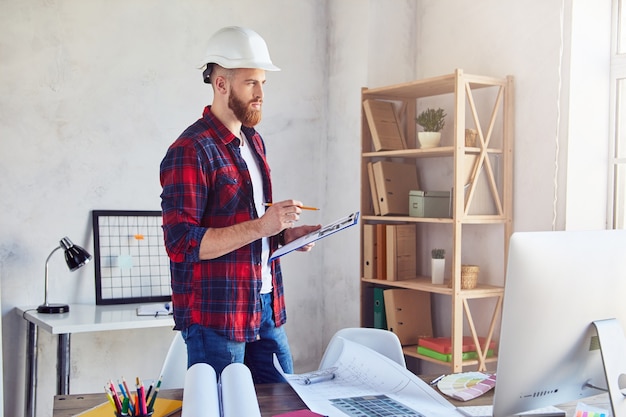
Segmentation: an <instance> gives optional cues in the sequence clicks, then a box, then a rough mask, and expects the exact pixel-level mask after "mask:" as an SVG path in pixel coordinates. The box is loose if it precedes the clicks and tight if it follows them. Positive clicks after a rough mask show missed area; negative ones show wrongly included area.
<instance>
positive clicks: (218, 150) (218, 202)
mask: <svg viewBox="0 0 626 417" xmlns="http://www.w3.org/2000/svg"><path fill="white" fill-rule="evenodd" d="M242 130H243V132H244V133H245V135H246V137H247V138H248V140H249V141H250V144H251V145H252V148H253V154H254V155H255V157H256V158H257V160H258V164H259V167H260V170H261V174H262V177H263V191H264V195H265V197H266V198H267V199H268V201H271V196H272V189H271V179H270V169H269V166H268V164H267V160H266V157H265V144H264V143H263V139H262V138H261V136H260V135H259V134H258V133H257V132H256V131H255V130H254V129H252V128H247V127H245V126H244V127H242ZM239 142H240V139H239V138H238V137H236V136H234V135H233V134H232V133H231V132H230V131H229V130H228V129H227V128H226V127H225V126H224V125H223V124H222V123H221V122H220V121H219V120H218V119H217V118H216V117H215V116H213V114H212V113H211V108H210V106H207V107H206V108H205V109H204V113H203V117H202V118H201V119H199V120H198V121H196V122H195V123H194V124H192V125H191V126H189V127H188V128H187V129H186V130H185V131H184V132H183V133H182V134H181V135H180V136H179V138H178V139H177V140H176V141H175V142H174V143H173V144H172V145H171V146H170V147H169V149H168V151H167V153H166V155H165V158H164V159H163V161H162V162H161V186H162V187H163V192H162V194H161V208H162V212H163V231H164V236H165V246H166V249H167V253H168V255H169V257H170V267H171V273H172V304H173V306H174V321H175V323H176V326H175V328H176V329H178V330H182V329H185V328H187V327H189V326H190V325H192V324H199V325H202V326H205V327H208V328H211V329H212V330H214V331H216V332H218V333H219V334H222V335H224V336H226V337H227V338H228V339H230V340H235V341H240V342H243V341H252V340H256V339H257V338H258V333H259V325H260V320H261V305H260V291H261V240H257V241H255V242H252V243H251V244H248V245H245V246H243V247H241V248H239V249H237V250H235V251H232V252H230V253H228V254H225V255H223V256H220V257H219V258H216V259H211V260H200V258H199V249H200V242H201V240H202V237H203V236H204V234H205V232H206V230H207V228H218V227H226V226H231V225H233V224H237V223H241V222H245V221H247V220H251V219H254V218H257V217H259V213H257V212H256V208H255V205H254V200H253V196H252V181H251V179H250V173H249V171H248V169H247V167H246V164H245V162H244V160H243V158H242V156H241V153H240V150H239V144H240V143H239ZM277 245H278V241H277V238H276V237H272V238H270V249H271V250H275V249H276V248H277ZM272 277H273V278H272V281H273V282H272V284H273V300H274V304H273V307H274V320H275V322H276V325H277V326H281V325H282V324H284V323H285V321H286V318H287V317H286V311H285V300H284V290H283V283H282V274H281V269H280V261H279V260H275V261H273V262H272Z"/></svg>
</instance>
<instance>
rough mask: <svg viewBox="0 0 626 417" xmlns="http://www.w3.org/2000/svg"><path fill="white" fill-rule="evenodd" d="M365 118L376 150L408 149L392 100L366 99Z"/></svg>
mask: <svg viewBox="0 0 626 417" xmlns="http://www.w3.org/2000/svg"><path fill="white" fill-rule="evenodd" d="M363 109H364V110H365V118H366V119H367V125H368V126H369V128H370V132H371V134H372V142H373V144H374V150H375V151H392V150H400V149H406V148H407V146H406V140H405V139H404V134H403V133H402V128H401V127H400V121H399V119H398V116H397V114H396V111H395V109H394V108H393V103H392V102H390V101H381V100H365V101H364V102H363Z"/></svg>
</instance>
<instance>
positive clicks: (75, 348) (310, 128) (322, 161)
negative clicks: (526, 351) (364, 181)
mask: <svg viewBox="0 0 626 417" xmlns="http://www.w3.org/2000/svg"><path fill="white" fill-rule="evenodd" d="M591 3H592V0H577V1H576V2H572V1H563V2H561V1H558V0H550V1H543V0H533V1H527V2H514V1H508V0H507V1H502V0H481V1H478V2H464V1H459V0H392V1H389V0H370V1H362V0H344V1H341V2H339V1H316V0H300V1H293V0H269V1H265V2H258V1H252V0H242V1H237V2H232V1H224V0H214V1H208V0H205V1H200V0H182V1H177V2H169V1H166V0H156V1H154V0H150V1H148V0H130V1H126V2H123V3H119V4H117V3H111V2H107V1H104V0H91V1H89V2H82V1H77V0H45V1H44V0H32V1H29V2H21V1H17V0H0V10H2V13H0V34H1V35H2V36H0V58H1V59H0V135H1V136H0V139H1V140H0V178H2V181H0V195H1V196H2V198H0V212H1V213H2V216H0V280H1V285H2V291H1V293H2V319H3V323H2V324H3V327H2V332H3V337H2V340H3V350H4V352H3V356H4V365H5V367H4V374H3V380H4V394H5V395H4V397H5V415H7V416H18V415H21V413H22V409H23V402H24V399H23V385H24V360H25V357H24V356H25V328H26V326H25V324H24V322H23V320H22V319H21V318H20V317H18V316H17V315H16V314H15V313H14V311H13V308H14V307H15V306H16V305H33V306H36V305H38V304H40V303H41V302H42V301H43V272H44V271H43V269H44V262H45V259H46V256H47V255H48V254H49V252H50V251H51V250H52V249H53V248H54V247H55V246H56V244H57V242H58V240H59V239H60V238H61V237H63V236H65V235H67V236H69V237H70V238H71V239H72V240H73V241H74V242H75V243H77V244H80V245H82V246H84V247H86V248H88V249H89V250H93V236H92V233H91V224H90V211H91V210H94V209H129V210H132V209H148V210H158V209H159V193H160V186H159V182H158V164H159V162H160V160H161V158H162V157H163V154H164V152H165V149H166V147H167V146H168V145H169V144H170V143H171V142H172V141H173V140H174V139H175V138H176V136H177V135H178V134H179V133H180V132H181V131H182V129H184V128H185V127H186V126H187V125H188V124H190V123H191V122H193V121H194V120H195V119H197V118H198V117H199V116H200V114H201V110H202V107H203V106H204V105H205V104H207V103H208V102H209V101H210V99H211V93H210V89H209V88H208V87H207V86H206V85H204V84H202V83H201V80H200V73H199V71H198V70H196V69H195V66H196V64H198V62H199V59H201V57H202V55H203V52H204V47H205V42H206V40H207V38H208V37H209V36H210V34H211V33H212V32H213V31H214V30H216V29H217V28H219V27H222V26H225V25H230V24H239V25H243V26H250V27H252V28H254V29H255V30H257V31H258V32H260V33H261V34H262V35H263V36H264V37H265V39H266V40H267V42H268V44H269V47H270V52H271V54H272V58H273V60H274V62H275V63H276V64H277V65H278V66H280V67H281V68H282V72H278V73H268V82H267V85H266V89H265V91H266V100H265V107H264V108H265V112H264V120H263V122H262V124H261V125H260V126H259V130H260V131H261V132H262V134H263V136H264V138H265V140H266V142H267V146H268V149H269V159H270V163H271V165H272V167H273V171H272V173H273V177H274V182H275V185H274V190H275V198H277V199H283V198H298V199H300V200H302V201H304V202H305V203H306V204H311V205H316V206H320V207H321V208H322V210H321V211H320V212H311V213H305V214H304V215H303V216H302V221H303V222H306V223H322V222H325V221H329V220H334V219H335V218H337V217H339V216H341V215H343V214H345V213H346V212H348V211H350V210H354V209H356V208H358V204H359V193H360V189H359V184H358V181H359V163H360V162H359V146H360V139H359V135H360V108H359V97H360V88H361V87H363V86H368V87H376V86H381V85H386V84H391V83H399V82H404V81H410V80H412V79H415V78H418V77H424V76H425V77H428V76H434V75H440V74H444V73H450V72H452V71H453V70H454V69H455V68H463V69H464V70H465V71H466V72H470V73H480V74H486V75H494V76H504V75H506V74H512V75H514V76H515V79H516V86H515V88H516V113H515V116H516V128H515V135H516V139H517V143H516V149H515V188H514V199H515V210H514V216H515V228H516V229H517V230H549V229H550V228H552V227H553V224H556V227H558V228H563V227H565V214H566V212H567V209H568V207H567V206H566V203H565V189H566V187H565V185H564V183H563V181H564V178H566V173H567V171H568V170H571V169H576V167H580V166H584V163H583V162H581V161H583V160H584V158H583V157H582V155H583V154H584V152H580V151H579V152H578V153H577V154H576V155H574V156H573V155H572V154H569V155H568V154H567V153H566V152H567V147H566V146H565V145H566V144H567V138H568V131H569V129H571V124H570V122H571V121H570V118H569V111H568V103H569V102H568V100H570V99H572V97H574V96H573V94H574V93H573V92H572V93H571V94H570V90H576V89H575V88H572V86H571V85H570V76H569V73H570V59H569V54H570V50H573V48H574V46H576V45H574V46H572V43H575V42H572V37H571V36H570V32H571V31H572V30H573V29H572V28H571V27H570V26H571V23H572V22H575V19H572V15H573V10H574V11H576V10H578V9H576V7H581V8H583V10H584V8H586V7H591V6H590V4H591ZM593 3H597V2H593ZM608 3H609V0H603V1H602V4H603V6H604V5H606V4H608ZM581 4H582V6H578V5H581ZM573 5H574V6H575V7H573ZM561 16H563V17H564V19H565V25H564V26H565V29H564V30H563V31H561ZM605 18H606V7H603V8H602V12H601V13H600V15H599V16H597V19H598V20H600V21H603V19H605ZM587 23H588V22H587ZM592 27H594V28H595V29H596V32H594V33H595V34H596V36H597V39H596V40H598V39H600V40H601V39H604V36H608V35H604V34H603V33H604V32H606V31H607V26H606V25H597V26H595V25H594V26H592ZM603 31H604V32H603ZM562 43H563V44H564V54H563V57H564V60H563V61H561V54H560V50H561V44H562ZM582 48H583V49H582V50H583V51H584V46H582ZM571 61H572V63H576V62H577V61H576V60H575V59H572V60H571ZM572 66H573V65H572ZM585 68H586V67H585V65H584V63H581V64H579V66H577V69H578V71H584V69H585ZM596 72H599V70H597V69H596ZM579 74H580V73H579ZM578 76H580V75H578ZM572 79H574V77H573V76H572ZM593 79H594V82H595V83H596V84H597V87H598V89H600V90H601V89H602V88H604V87H603V86H602V85H600V83H601V81H602V80H601V78H597V77H594V78H593ZM574 87H575V86H574ZM601 99H602V97H601V95H600V97H594V100H601ZM557 103H560V106H561V107H560V108H559V107H557ZM559 111H560V117H559V113H558V112H559ZM601 111H602V110H601V109H600V110H598V112H601ZM594 114H595V113H594ZM595 117H600V116H597V115H596V116H595ZM607 119H608V117H607ZM557 126H562V128H561V129H557ZM557 130H558V131H559V132H558V134H557ZM599 142H601V140H599ZM556 144H560V145H561V147H560V149H561V151H560V153H559V152H557V149H556V148H557V146H556ZM598 146H602V144H601V143H599V144H598ZM579 149H580V148H579ZM597 152H602V151H601V150H598V151H597ZM598 159H600V158H595V159H594V168H593V171H594V173H595V175H594V176H593V179H594V181H596V180H598V181H600V182H601V181H602V178H601V175H599V173H606V169H605V168H606V167H604V166H602V161H601V160H598ZM555 160H557V161H560V162H561V165H560V167H561V169H560V170H559V171H558V172H557V173H556V174H555ZM581 163H582V165H581ZM577 164H578V165H577ZM572 166H574V168H571V167H572ZM555 177H556V178H558V179H559V180H560V181H561V185H560V186H559V187H558V190H557V192H556V194H555V188H554V181H553V178H555ZM579 185H580V184H579ZM596 188H601V187H596ZM577 191H579V190H569V189H568V193H570V192H577ZM587 191H591V192H595V193H596V194H595V196H596V197H597V198H596V199H593V200H592V201H593V202H594V208H593V209H591V210H590V211H588V212H585V213H579V214H577V216H576V219H577V221H575V222H574V221H573V220H572V222H574V223H575V224H572V225H571V226H572V227H595V226H596V225H598V224H603V222H604V220H605V219H603V218H600V217H602V214H601V213H602V210H601V208H600V207H602V206H603V205H604V204H605V202H604V201H602V200H601V194H602V192H597V191H596V190H587ZM555 195H556V196H557V197H558V198H557V203H556V207H557V209H556V212H557V213H558V216H557V219H556V221H555V220H554V214H553V213H554V206H555V204H554V196H555ZM574 206H576V207H578V206H579V205H578V204H575V205H574ZM572 210H574V209H572ZM569 226H570V225H569V224H568V227H569ZM358 246H359V245H358V230H357V229H356V228H354V229H353V230H349V231H346V232H344V233H342V234H340V235H337V237H335V238H333V239H328V240H327V241H325V242H324V243H323V244H320V245H318V246H317V247H316V248H315V249H314V251H313V252H312V253H309V254H300V253H296V254H292V255H289V256H287V257H285V258H284V263H283V265H284V269H285V277H286V292H287V304H288V315H289V323H288V325H287V326H288V327H287V331H288V334H289V337H290V340H291V344H292V348H293V353H294V359H295V363H296V370H297V371H305V370H309V369H312V368H314V367H315V366H316V365H317V363H318V361H319V359H320V358H321V354H322V352H323V350H324V347H325V345H326V343H327V341H328V339H329V338H330V337H331V336H332V334H333V333H334V332H335V331H336V330H337V329H339V328H341V327H347V326H355V325H358V323H359V318H358V311H359V293H358V271H359V265H358V263H359V255H358V250H359V248H358ZM490 249H498V248H488V249H487V250H486V251H485V252H489V250H490ZM60 258H61V256H58V259H57V257H55V258H53V260H52V261H51V265H50V275H51V279H52V283H51V285H52V287H51V288H52V289H51V294H50V297H51V301H66V302H84V303H90V302H94V298H95V297H94V283H93V281H94V279H93V276H94V270H93V263H92V264H89V265H87V266H86V267H85V268H82V269H81V270H79V271H77V272H74V273H70V272H68V271H67V270H66V269H65V267H64V266H63V265H62V263H63V261H62V260H61V259H60ZM442 308H444V311H445V306H443V307H442ZM443 317H444V320H445V314H444V316H443ZM443 323H445V321H443ZM171 337H172V332H171V331H170V330H168V329H151V330H143V331H139V332H105V333H101V334H80V335H76V336H75V337H73V338H72V363H71V370H72V381H71V386H72V392H100V391H101V389H102V383H103V381H106V380H108V379H109V378H119V377H120V376H122V375H124V376H126V377H133V376H141V377H143V378H144V379H147V378H154V377H156V376H157V375H156V373H158V370H159V369H160V366H161V362H162V360H163V358H164V356H165V352H166V350H167V347H168V345H169V341H170V339H171ZM40 346H41V352H40V372H39V399H38V406H37V415H39V416H42V417H47V416H51V407H52V396H53V394H54V391H55V380H54V373H55V371H56V370H55V366H54V363H55V346H56V340H55V338H54V337H52V336H51V335H49V334H46V333H45V332H41V334H40Z"/></svg>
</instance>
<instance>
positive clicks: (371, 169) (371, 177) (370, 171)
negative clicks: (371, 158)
mask: <svg viewBox="0 0 626 417" xmlns="http://www.w3.org/2000/svg"><path fill="white" fill-rule="evenodd" d="M367 177H368V179H369V183H370V194H371V195H372V209H373V210H374V214H375V215H377V216H380V203H379V202H378V190H376V180H375V179H374V167H373V163H372V162H368V163H367Z"/></svg>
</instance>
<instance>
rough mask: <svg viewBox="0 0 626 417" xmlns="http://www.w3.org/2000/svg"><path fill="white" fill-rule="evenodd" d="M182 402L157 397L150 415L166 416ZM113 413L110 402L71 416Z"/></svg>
mask: <svg viewBox="0 0 626 417" xmlns="http://www.w3.org/2000/svg"><path fill="white" fill-rule="evenodd" d="M182 406H183V402H182V401H181V400H170V399H167V398H157V399H156V402H155V403H154V413H153V414H152V417H168V416H169V415H171V414H172V413H174V412H176V411H180V410H181V409H182ZM113 415H115V410H114V409H113V407H111V403H110V402H106V403H103V404H100V405H98V406H96V407H93V408H91V409H89V410H87V411H83V412H82V413H80V414H75V415H74V416H73V417H111V416H113Z"/></svg>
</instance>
